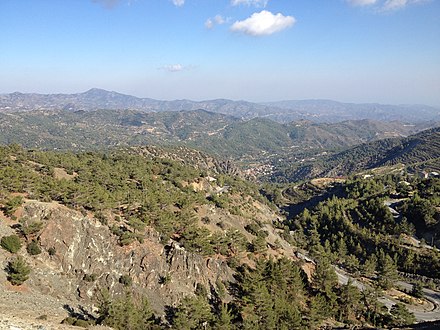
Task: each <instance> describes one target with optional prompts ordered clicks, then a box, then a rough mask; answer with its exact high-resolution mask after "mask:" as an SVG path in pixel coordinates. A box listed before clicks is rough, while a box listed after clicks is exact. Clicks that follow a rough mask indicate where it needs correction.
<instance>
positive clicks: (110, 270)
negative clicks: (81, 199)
mask: <svg viewBox="0 0 440 330" xmlns="http://www.w3.org/2000/svg"><path fill="white" fill-rule="evenodd" d="M22 219H26V221H27V222H35V221H41V222H43V224H44V225H43V229H42V230H41V231H40V232H39V233H38V235H37V236H38V240H39V242H40V244H41V247H42V249H43V250H44V252H43V253H42V254H41V255H39V256H37V257H36V259H35V262H38V263H39V265H38V271H37V272H34V273H33V275H32V278H31V280H30V285H32V286H34V287H35V288H36V289H37V290H39V291H40V292H44V293H46V294H51V295H53V296H59V297H68V298H70V299H72V298H73V297H72V294H73V295H75V296H76V297H75V298H76V299H79V300H80V301H84V302H91V301H92V300H93V298H94V295H95V292H96V290H97V289H98V288H108V289H109V290H110V292H111V293H112V294H113V295H118V294H121V293H123V292H124V290H125V289H126V287H125V286H124V284H123V283H120V282H124V281H121V276H129V277H130V278H131V280H132V284H131V287H132V289H133V292H135V293H139V294H145V295H146V296H147V297H148V298H149V301H150V303H151V305H152V307H153V308H154V309H155V310H156V311H157V312H159V313H160V312H161V311H163V308H164V306H166V305H175V304H176V303H178V301H179V300H180V299H181V298H182V297H184V296H186V295H189V294H193V293H194V290H195V288H196V286H197V284H202V285H204V286H205V287H206V288H207V289H208V291H209V289H210V288H213V287H214V286H215V282H216V280H217V279H218V278H220V279H221V280H223V281H231V280H233V277H232V270H231V269H230V268H229V267H228V266H227V265H226V262H225V261H223V260H221V259H220V258H216V257H211V258H206V257H202V256H200V255H197V254H194V253H190V252H188V251H186V250H185V249H184V248H182V247H180V246H179V245H178V244H176V243H171V242H170V243H169V244H168V245H165V246H164V245H163V244H162V243H161V242H160V240H159V235H158V234H157V233H156V232H155V231H154V230H153V229H150V230H148V231H147V233H146V234H145V238H144V243H142V244H140V243H138V242H136V243H132V244H131V245H128V246H124V247H121V246H119V245H118V241H117V238H116V237H115V236H114V235H113V234H112V233H111V231H110V229H109V228H108V226H106V225H102V224H101V223H100V222H99V221H97V220H96V219H94V218H92V217H90V216H84V215H83V214H82V213H80V212H77V211H75V210H72V209H69V208H67V207H65V206H62V205H59V204H57V203H43V202H37V201H27V202H26V203H25V205H24V208H23V215H22ZM49 250H50V252H51V253H50V254H51V255H50V254H49V253H48V252H47V251H49Z"/></svg>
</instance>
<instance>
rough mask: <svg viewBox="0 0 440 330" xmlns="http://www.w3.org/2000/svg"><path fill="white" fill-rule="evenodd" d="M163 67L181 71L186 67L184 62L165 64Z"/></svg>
mask: <svg viewBox="0 0 440 330" xmlns="http://www.w3.org/2000/svg"><path fill="white" fill-rule="evenodd" d="M161 69H163V70H166V71H168V72H179V71H183V70H184V69H185V67H184V66H183V65H182V64H169V65H165V66H164V67H162V68H161Z"/></svg>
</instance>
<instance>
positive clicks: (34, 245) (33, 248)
mask: <svg viewBox="0 0 440 330" xmlns="http://www.w3.org/2000/svg"><path fill="white" fill-rule="evenodd" d="M26 250H27V252H28V253H29V254H30V255H31V256H36V255H38V254H40V253H41V248H40V245H39V244H38V242H37V241H35V240H32V242H30V243H29V244H28V245H27V247H26Z"/></svg>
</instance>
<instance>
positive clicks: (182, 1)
mask: <svg viewBox="0 0 440 330" xmlns="http://www.w3.org/2000/svg"><path fill="white" fill-rule="evenodd" d="M172 1H173V4H174V5H175V6H177V7H182V6H183V5H184V4H185V0H172Z"/></svg>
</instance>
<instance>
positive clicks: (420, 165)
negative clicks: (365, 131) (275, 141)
mask: <svg viewBox="0 0 440 330" xmlns="http://www.w3.org/2000/svg"><path fill="white" fill-rule="evenodd" d="M396 164H402V166H403V167H406V168H408V170H410V171H419V172H421V171H424V170H425V171H427V172H429V171H439V170H440V128H433V129H430V130H426V131H423V132H421V133H419V134H416V135H413V136H409V137H407V138H394V139H384V140H380V141H375V142H371V143H365V144H361V145H359V146H356V147H353V148H350V149H347V150H345V151H343V152H340V153H337V154H334V155H329V156H327V157H323V158H322V159H319V160H316V161H315V160H313V161H309V162H305V163H303V164H298V163H297V164H293V165H290V164H285V165H280V166H279V167H280V168H281V170H280V171H278V172H276V173H274V175H273V177H274V178H279V179H280V180H290V181H299V180H303V179H310V178H313V177H326V176H329V177H337V176H346V175H348V174H351V173H357V172H361V171H366V170H372V169H375V168H378V167H382V166H391V165H396ZM283 167H284V168H283Z"/></svg>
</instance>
